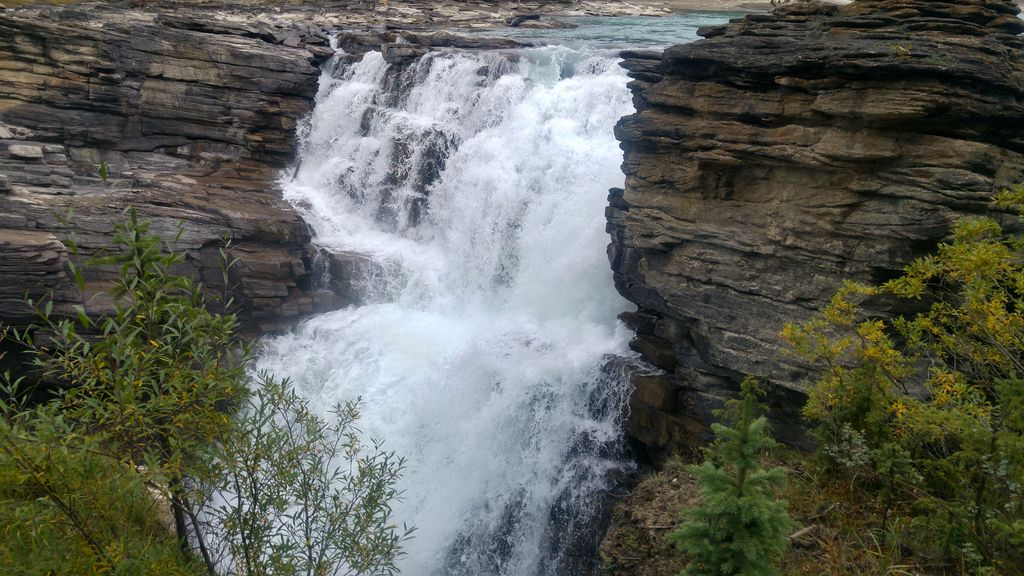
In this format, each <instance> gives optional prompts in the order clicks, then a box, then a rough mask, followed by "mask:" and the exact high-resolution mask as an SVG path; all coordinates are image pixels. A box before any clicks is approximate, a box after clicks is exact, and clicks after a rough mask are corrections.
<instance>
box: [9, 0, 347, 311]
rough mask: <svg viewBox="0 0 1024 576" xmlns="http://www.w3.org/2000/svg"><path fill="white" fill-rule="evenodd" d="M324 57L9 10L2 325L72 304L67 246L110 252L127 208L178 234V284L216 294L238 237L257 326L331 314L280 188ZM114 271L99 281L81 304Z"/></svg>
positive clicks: (138, 23)
mask: <svg viewBox="0 0 1024 576" xmlns="http://www.w3.org/2000/svg"><path fill="white" fill-rule="evenodd" d="M293 37H294V38H293ZM282 42H284V43H285V44H289V45H283V44H282ZM325 45H326V38H325V37H324V36H323V35H322V34H319V35H318V34H314V33H311V32H309V31H306V32H305V33H304V34H302V35H300V34H299V32H296V31H285V33H283V34H282V33H278V34H277V35H275V32H274V31H273V30H266V29H258V28H254V27H251V26H245V25H239V24H230V23H224V24H217V23H216V22H215V21H213V20H212V19H209V18H208V15H204V14H202V13H199V14H197V15H196V16H194V17H193V18H192V19H190V18H188V17H183V16H178V15H175V14H172V13H163V14H160V13H141V12H132V11H126V10H123V9H120V10H117V9H109V10H104V9H101V8H97V7H95V6H93V7H92V10H91V11H90V12H85V11H79V10H76V9H73V8H65V9H60V8H52V9H39V10H18V11H4V12H0V251H2V254H3V256H4V257H3V259H2V262H0V319H2V320H3V321H5V322H7V323H13V324H23V323H25V322H28V321H29V320H31V318H32V314H31V311H30V310H28V309H27V307H26V306H25V305H24V304H23V299H24V298H25V297H26V295H27V296H28V297H30V298H35V299H39V298H41V297H44V296H45V295H46V294H50V293H52V294H53V295H54V300H55V303H56V308H57V309H58V310H60V309H62V308H65V307H66V306H68V305H69V304H71V303H77V302H78V301H79V296H78V294H77V292H76V291H75V290H73V289H71V282H70V281H69V278H68V277H67V275H66V273H65V269H66V259H67V258H68V257H69V254H68V250H67V249H66V248H65V246H64V244H63V243H62V242H63V241H65V240H66V239H68V238H69V237H70V236H74V237H75V240H76V241H77V243H78V246H79V247H80V249H81V253H82V257H85V256H89V255H91V254H93V253H95V252H97V251H100V250H103V249H105V248H108V247H109V246H110V245H111V243H112V227H113V225H114V224H115V223H116V222H118V221H120V220H121V212H122V210H123V209H124V208H125V207H127V206H134V207H136V208H137V210H138V211H139V213H140V214H141V215H142V216H143V217H145V218H147V219H149V220H151V221H152V226H153V228H154V229H155V230H156V231H159V232H161V233H163V234H164V235H165V237H167V238H171V237H173V236H174V233H175V231H176V228H177V226H178V225H179V223H181V225H182V226H183V228H182V234H181V236H180V238H179V240H178V241H177V242H176V243H175V247H176V248H177V249H179V250H184V251H186V253H187V261H186V262H185V264H184V265H183V267H182V270H180V271H181V272H186V273H190V274H192V275H194V276H195V277H197V278H201V279H202V280H204V281H205V282H207V283H208V284H209V285H212V286H214V287H217V286H218V285H220V284H223V282H222V280H221V279H222V274H221V268H220V264H219V250H220V248H221V247H222V246H223V241H224V239H226V238H230V239H232V242H233V243H234V246H235V248H234V249H233V250H232V254H231V256H232V257H237V258H239V261H238V264H237V266H235V267H234V268H233V269H232V270H231V279H230V280H229V282H230V284H231V287H232V288H233V290H234V295H235V298H236V300H238V301H239V303H240V304H241V306H242V313H241V316H242V318H243V321H245V322H246V323H247V324H248V325H249V327H250V328H254V329H255V328H263V329H268V328H270V327H271V326H270V325H269V324H268V323H275V324H280V323H281V322H287V321H289V320H293V319H295V318H297V317H298V316H299V315H301V314H305V313H309V312H312V311H314V309H315V308H317V307H325V306H329V305H332V304H334V302H329V301H324V300H325V299H326V300H331V299H332V297H330V296H327V295H319V296H318V295H317V294H318V293H316V292H314V291H313V290H311V289H310V284H311V278H310V276H311V259H312V256H313V253H312V250H311V249H310V248H309V240H310V232H309V230H308V228H307V226H306V224H305V223H304V222H303V221H302V220H301V219H300V218H299V217H298V215H297V214H296V213H295V212H294V210H292V208H291V207H290V206H288V205H287V204H286V203H285V202H284V201H283V200H282V199H281V197H280V191H279V189H278V186H277V184H276V183H275V179H276V178H277V173H278V171H279V170H280V169H281V168H283V167H285V166H286V165H288V164H289V163H290V162H291V161H292V159H293V157H294V153H293V147H294V142H295V137H294V136H295V128H296V125H297V123H298V121H299V120H300V119H301V118H302V117H303V116H304V115H306V114H307V113H308V112H309V110H310V108H311V106H312V103H313V96H314V95H315V92H316V89H317V81H318V77H319V70H318V68H317V65H316V64H317V60H318V59H320V58H323V57H325V56H326V55H327V54H329V53H331V52H333V51H331V50H330V49H329V48H326V46H325ZM101 176H106V180H104V179H103V178H101ZM113 273H114V271H113V270H103V269H100V270H91V271H90V273H89V275H88V276H87V280H88V286H87V294H86V297H88V296H89V295H90V294H91V293H95V292H97V291H100V290H102V289H103V288H104V287H105V286H106V284H107V282H109V281H110V279H111V278H112V277H113ZM102 308H103V303H101V302H100V303H95V302H94V303H93V305H92V309H94V310H102Z"/></svg>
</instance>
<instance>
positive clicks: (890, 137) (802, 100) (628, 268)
mask: <svg viewBox="0 0 1024 576" xmlns="http://www.w3.org/2000/svg"><path fill="white" fill-rule="evenodd" d="M1017 13H1018V6H1017V5H1016V4H1015V3H1013V2H1008V1H1007V2H1001V1H977V2H935V1H927V2H918V1H913V0H903V1H894V0H858V1H856V2H853V3H851V4H849V5H846V6H832V5H823V4H815V3H798V4H791V5H787V6H784V7H782V8H780V9H778V10H776V11H775V12H774V13H772V14H757V15H749V16H746V17H745V18H743V19H741V20H736V21H733V22H732V23H731V24H729V25H727V26H724V27H717V28H711V29H705V30H702V31H701V34H702V35H703V36H704V37H705V39H704V40H701V41H698V42H694V43H691V44H687V45H681V46H676V47H673V48H670V49H668V50H665V51H664V52H626V53H624V54H623V57H624V58H625V61H624V63H623V65H624V66H625V67H626V68H627V69H628V70H629V73H630V76H631V77H632V78H633V81H632V82H631V83H630V87H631V89H632V90H633V96H634V104H635V106H636V109H637V113H635V114H633V115H631V116H627V117H625V118H623V119H622V120H621V121H620V122H619V124H618V126H617V127H616V135H617V137H618V138H619V139H620V141H621V142H622V147H623V149H624V150H625V161H624V163H623V169H624V172H625V173H626V185H625V189H624V190H622V189H613V190H612V191H611V194H610V196H609V204H610V206H609V208H608V229H609V232H610V233H611V235H612V242H611V244H610V246H609V257H610V261H611V264H612V268H613V270H614V271H615V282H616V286H617V287H618V289H619V291H620V292H621V293H622V294H623V295H624V296H626V297H627V298H628V299H630V300H631V301H633V302H635V303H636V304H637V305H638V307H639V311H638V312H636V313H628V314H625V315H624V319H625V320H626V321H627V322H628V323H629V324H630V325H631V326H632V327H633V328H635V329H636V331H637V337H636V339H635V340H634V341H633V344H632V347H633V348H634V349H635V350H638V351H639V352H641V353H642V354H643V356H644V357H645V358H646V359H648V360H649V361H650V362H651V363H652V364H654V365H656V366H658V367H659V368H661V369H663V370H664V372H663V373H657V374H650V375H643V376H637V377H635V378H634V380H635V384H636V390H635V392H634V394H633V397H632V400H631V421H630V426H631V434H632V435H633V436H634V437H635V438H636V439H638V440H639V442H640V443H641V444H642V445H644V446H645V447H646V448H647V449H648V450H649V451H650V453H651V454H652V455H653V456H654V457H655V458H657V457H658V455H664V454H666V453H669V452H672V451H679V450H684V451H685V450H686V449H687V447H692V446H693V445H695V444H698V443H699V441H700V439H701V438H707V428H706V425H707V422H709V421H710V420H711V419H712V415H711V412H712V411H713V410H714V409H715V408H716V407H718V406H720V405H721V402H722V400H723V399H724V398H727V397H729V396H731V394H733V393H734V392H735V390H737V389H738V385H739V382H740V381H741V380H742V379H743V378H744V376H745V375H752V376H755V377H757V378H759V379H762V380H763V381H765V382H768V383H770V384H771V398H772V405H773V408H774V415H775V418H776V419H778V420H779V421H780V424H781V425H779V426H777V429H778V430H779V434H780V435H781V436H782V437H783V439H784V440H787V441H789V442H792V443H797V444H799V443H801V441H802V432H801V430H802V427H801V426H800V420H801V419H800V415H799V407H800V406H802V404H803V401H802V396H803V394H804V392H805V391H806V387H807V385H808V382H809V381H810V379H809V378H808V375H809V371H810V367H808V366H806V365H804V364H802V363H801V362H800V361H799V360H798V359H797V358H795V357H794V356H792V355H790V354H787V349H786V346H785V344H784V341H783V339H782V337H781V336H780V331H781V330H782V327H783V326H784V324H785V323H786V322H798V321H803V320H806V319H808V318H809V317H810V316H811V315H812V314H813V313H814V312H815V311H816V310H818V309H820V308H821V307H822V306H823V305H824V304H825V303H827V302H828V300H829V299H830V298H831V296H832V294H833V293H834V292H835V291H836V290H837V289H838V288H839V286H840V285H841V283H842V282H843V281H844V280H846V279H851V280H857V281H862V282H868V283H877V282H880V281H884V280H887V279H889V278H892V277H894V276H895V275H896V274H897V273H898V271H899V270H901V269H902V267H903V266H904V265H906V264H907V263H909V262H910V261H911V260H912V259H913V258H914V257H916V256H920V255H923V254H925V253H928V252H929V251H931V250H932V249H934V247H935V246H936V245H937V243H938V242H939V241H941V240H943V239H944V238H945V237H946V235H947V234H948V232H949V229H950V225H951V224H952V223H953V222H954V221H955V220H956V219H957V218H959V217H961V216H965V215H971V214H981V213H988V212H989V211H990V210H991V209H992V208H991V205H990V203H991V199H992V197H993V195H994V194H996V193H997V192H999V191H1000V190H1001V189H1002V188H1004V187H1006V186H1009V185H1012V184H1014V183H1016V182H1019V181H1020V180H1021V179H1022V178H1024V141H1022V140H1021V136H1020V135H1021V133H1022V130H1021V129H1022V127H1024V106H1022V102H1024V67H1022V63H1024V52H1022V50H1021V49H1022V47H1024V41H1022V40H1021V37H1020V36H1019V34H1020V33H1021V32H1022V31H1024V21H1022V20H1020V19H1019V18H1018V17H1017ZM869 304H870V305H871V306H872V310H873V311H874V312H876V313H892V312H893V309H892V304H893V303H891V302H874V303H869Z"/></svg>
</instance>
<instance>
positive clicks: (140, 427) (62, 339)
mask: <svg viewBox="0 0 1024 576" xmlns="http://www.w3.org/2000/svg"><path fill="white" fill-rule="evenodd" d="M115 240H116V241H117V243H118V244H119V245H120V248H121V250H120V251H119V252H118V253H116V254H114V255H111V256H107V257H103V258H98V259H95V260H94V262H96V263H100V264H107V265H116V266H118V267H119V269H120V275H119V278H118V280H117V282H116V283H115V285H114V286H113V288H112V289H111V290H110V294H111V296H112V297H113V300H114V302H115V306H114V312H113V313H112V314H110V315H106V316H102V317H99V318H93V317H91V316H90V315H89V314H88V311H87V310H86V308H85V304H83V305H80V306H77V307H76V309H75V311H76V315H75V317H74V318H60V317H57V316H55V315H54V314H53V309H52V306H51V305H50V304H46V305H44V306H42V307H41V308H40V309H39V313H40V318H41V322H40V325H39V326H37V327H35V328H33V329H30V330H24V331H13V330H12V331H10V332H9V333H7V334H6V335H5V336H4V337H5V338H9V339H11V340H13V341H14V342H16V343H17V344H18V345H19V346H20V347H22V348H24V349H26V350H28V351H29V353H30V354H31V356H32V360H33V362H34V363H35V365H36V367H37V368H38V370H39V373H40V374H41V375H42V376H43V377H44V378H47V379H49V380H50V381H56V382H60V383H62V384H63V388H62V391H61V392H60V393H59V395H58V396H57V397H56V398H55V399H53V400H52V401H49V402H46V403H44V404H42V405H39V406H37V407H35V408H31V409H30V408H27V407H26V406H24V405H22V404H21V403H20V402H19V401H18V394H17V390H16V388H17V387H16V385H15V383H13V382H11V377H10V376H7V378H6V380H7V389H8V392H9V393H8V395H7V396H8V397H9V399H8V400H5V401H4V403H3V404H2V407H3V414H2V416H3V426H4V428H3V429H2V430H0V431H2V432H4V435H3V436H2V437H0V456H2V460H0V467H2V471H0V475H2V476H0V477H2V479H3V482H4V484H3V486H2V489H3V490H4V492H3V497H4V498H6V499H8V502H9V504H10V510H11V515H10V516H9V517H4V520H5V522H4V524H3V526H2V528H3V529H4V530H5V531H6V532H10V533H12V534H13V535H14V536H13V537H12V538H11V539H9V540H8V542H7V543H0V562H11V563H12V564H10V565H11V566H14V565H17V562H19V560H18V559H20V561H22V562H27V563H26V564H24V567H23V568H21V569H20V570H19V571H21V572H28V573H47V572H48V571H49V570H54V571H55V572H58V573H86V572H92V571H97V572H106V571H114V572H118V571H122V572H124V573H147V570H146V569H144V566H146V565H148V564H147V562H149V560H147V559H148V558H151V557H152V558H157V557H160V558H164V559H165V560H164V562H165V564H166V565H167V566H180V567H181V569H182V570H184V571H187V570H189V569H190V567H194V566H196V565H202V566H203V567H204V569H205V571H206V572H207V573H209V574H216V573H233V574H246V575H255V574H261V575H263V574H296V573H305V574H393V573H394V572H395V568H394V564H395V559H396V558H397V556H398V554H399V544H400V543H401V541H402V540H403V539H404V538H405V537H406V536H408V531H405V532H401V531H399V530H398V528H396V527H395V526H393V525H391V524H390V503H391V501H392V500H393V499H394V498H395V497H396V496H397V493H396V491H395V489H394V483H395V481H396V480H397V477H398V475H399V473H400V471H401V469H402V467H403V465H404V463H403V461H402V460H400V459H398V458H396V457H395V456H394V454H392V453H389V452H384V451H383V450H382V449H381V446H380V444H379V443H374V445H373V446H371V447H366V446H364V445H363V444H362V443H361V442H360V441H359V437H358V435H357V433H356V431H355V429H354V428H353V423H354V420H355V419H356V416H357V410H356V406H355V405H354V404H352V405H345V406H342V407H339V408H338V410H337V411H336V413H335V417H336V420H335V421H334V422H333V423H328V422H327V421H325V420H324V419H322V418H319V417H317V416H315V415H314V414H313V413H312V412H311V411H310V410H309V408H308V406H307V405H306V403H305V402H304V401H302V400H301V399H299V398H298V397H297V396H296V395H295V393H294V392H293V391H291V389H290V387H289V386H288V384H287V383H286V382H278V381H275V380H274V379H272V378H270V377H269V376H266V375H264V376H263V377H262V378H261V380H260V382H259V383H258V386H257V388H256V390H255V392H254V393H250V391H249V376H248V374H247V369H248V365H249V361H250V358H251V356H250V347H249V345H248V344H247V343H246V342H245V341H243V340H242V339H241V338H240V337H239V336H238V335H237V321H236V319H235V317H234V316H233V315H230V314H215V313H212V312H210V311H209V309H208V307H207V300H206V297H205V296H204V292H203V289H202V287H201V286H200V285H198V284H196V283H194V282H192V281H191V280H190V279H189V278H187V277H184V276H180V275H175V274H171V273H169V272H168V270H169V269H170V267H172V266H174V265H175V264H178V263H179V262H181V261H182V259H183V256H182V255H181V254H177V253H174V252H172V251H169V250H166V249H165V247H164V243H163V241H162V240H161V239H160V238H159V237H157V236H155V235H151V234H149V233H148V224H147V223H146V222H144V221H142V220H140V219H139V218H138V216H137V215H136V213H135V211H134V210H129V211H128V212H127V214H126V220H125V222H124V223H123V224H119V225H118V226H117V227H116V228H115ZM72 248H74V247H73V245H72ZM72 273H73V274H74V275H75V277H76V279H77V280H78V282H79V287H80V289H81V288H83V282H82V275H81V273H80V271H79V270H77V269H76V268H75V267H74V266H72ZM227 305H228V303H225V306H227ZM229 496H230V497H229ZM168 507H169V511H170V513H169V514H166V516H169V518H168V519H167V521H166V523H167V524H171V525H173V534H175V536H176V537H171V538H168V533H171V531H170V530H169V529H168V527H166V526H164V527H161V526H159V525H157V524H154V522H153V521H152V519H153V518H155V517H158V516H159V514H155V513H154V512H153V511H154V509H161V508H163V509H165V510H166V509H167V508H168ZM40 527H47V528H46V529H43V528H40ZM61 535H62V536H61ZM58 536H60V537H61V538H64V539H65V540H66V543H67V544H68V545H66V546H62V547H60V549H59V550H52V551H49V548H50V547H51V544H52V543H53V542H54V538H57V537H58ZM72 541H74V543H73V544H72ZM168 541H170V542H175V543H176V547H177V551H173V548H172V549H168V548H167V543H168ZM147 542H148V543H149V544H147ZM33 551H35V552H33ZM2 565H3V564H0V566H2ZM49 566H59V568H48V567H49ZM80 566H92V567H93V568H94V570H84V571H80V570H79V567H80ZM168 570H170V569H168ZM171 572H173V571H171Z"/></svg>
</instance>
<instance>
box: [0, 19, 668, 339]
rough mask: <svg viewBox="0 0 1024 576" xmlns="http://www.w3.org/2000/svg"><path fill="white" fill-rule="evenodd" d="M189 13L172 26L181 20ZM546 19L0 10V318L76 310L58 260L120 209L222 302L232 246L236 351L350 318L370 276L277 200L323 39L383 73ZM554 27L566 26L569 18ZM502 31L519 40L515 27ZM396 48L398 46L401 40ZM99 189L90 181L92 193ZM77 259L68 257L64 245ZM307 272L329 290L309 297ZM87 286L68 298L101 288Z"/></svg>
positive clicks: (90, 240)
mask: <svg viewBox="0 0 1024 576" xmlns="http://www.w3.org/2000/svg"><path fill="white" fill-rule="evenodd" d="M182 8H187V9H184V10H183V9H182ZM567 8H568V7H567V6H563V5H560V4H557V3H556V4H554V5H545V4H530V3H522V4H518V5H517V6H516V9H515V10H513V7H512V6H511V5H497V6H495V5H488V4H480V5H474V4H467V3H454V4H444V3H426V4H424V3H418V2H415V1H414V2H408V3H403V2H396V3H392V4H391V5H381V6H378V5H376V4H371V3H349V2H343V3H336V4H322V5H318V6H315V7H309V6H303V5H293V6H288V5H287V4H286V5H284V8H283V9H282V7H281V6H277V7H268V6H266V5H263V4H260V3H246V2H237V3H233V4H230V5H218V4H211V3H206V2H189V3H184V4H183V3H180V2H168V3H160V2H152V3H147V4H145V5H141V6H139V7H134V8H131V7H128V8H126V7H123V6H117V5H112V4H103V3H81V4H72V5H69V6H34V7H32V6H29V7H22V8H9V9H6V10H0V248H2V250H3V253H4V255H5V258H4V261H3V263H2V264H0V318H3V319H4V321H5V322H6V323H7V324H9V325H15V326H20V325H25V324H27V323H29V322H31V321H32V320H33V318H34V313H33V312H32V310H31V309H30V308H29V307H28V306H26V305H25V300H26V299H32V300H35V301H39V300H40V299H41V298H43V297H44V296H46V295H48V294H52V295H53V301H54V305H55V309H56V310H57V311H58V312H69V311H70V306H71V305H73V304H76V303H79V301H80V296H79V295H78V294H77V290H75V289H74V288H73V285H72V283H71V280H70V278H69V277H68V275H67V273H66V261H67V259H68V258H69V257H70V258H75V259H77V260H78V261H79V264H81V262H82V261H84V260H85V259H86V258H88V257H89V256H91V255H94V254H96V253H98V252H101V251H103V250H105V249H107V248H109V247H110V245H111V243H112V237H113V232H112V227H113V224H114V223H115V222H117V221H118V219H119V218H120V214H121V212H122V210H123V209H124V208H125V207H126V206H128V205H132V206H134V207H136V209H137V210H138V211H139V212H140V214H141V215H142V216H143V217H144V218H146V219H148V220H151V221H152V223H153V226H154V228H155V229H156V230H157V231H159V232H161V233H162V234H163V235H165V236H167V237H172V236H173V235H174V234H175V231H176V227H177V226H178V223H182V224H183V230H182V234H181V236H180V237H179V238H178V240H177V241H176V242H175V246H174V247H175V248H176V249H177V250H181V251H184V252H185V253H186V254H187V259H186V261H185V263H184V264H183V265H182V266H181V270H180V271H181V272H187V273H189V274H190V275H192V276H193V277H195V278H198V279H202V280H203V281H204V282H205V283H206V284H207V286H208V287H210V288H211V289H213V290H214V291H215V292H221V291H222V290H223V288H224V287H223V286H222V285H223V274H222V270H221V267H222V264H221V254H220V249H221V247H223V246H224V245H225V241H226V240H230V241H231V243H232V246H233V248H232V254H231V257H232V258H238V264H237V266H235V267H234V268H233V269H232V270H231V274H230V278H228V283H229V285H230V290H229V292H230V293H231V296H232V297H233V298H234V300H235V302H236V304H237V305H238V307H239V308H238V311H239V314H240V319H241V320H242V321H243V324H244V325H245V326H246V329H247V331H249V332H250V333H252V334H259V333H266V332H271V331H275V330H278V329H280V328H282V327H285V326H288V325H291V324H294V323H295V322H296V321H297V320H298V319H300V318H302V317H304V316H307V315H309V314H311V313H314V312H318V311H324V310H328V309H332V308H336V307H338V306H341V305H344V304H347V303H351V302H352V301H353V298H354V297H355V296H354V293H353V292H352V291H351V283H352V279H353V278H359V277H361V276H362V275H365V274H366V273H367V270H372V268H373V264H372V263H371V262H370V261H369V260H368V259H366V258H364V257H362V256H360V255H358V254H334V255H328V254H320V253H319V251H318V249H315V248H313V247H312V246H311V245H310V237H311V236H310V230H309V228H308V226H307V225H306V223H304V222H303V221H302V219H301V218H300V217H299V216H298V214H297V213H296V212H295V210H294V209H293V208H292V207H291V206H290V205H288V203H286V202H284V201H282V199H281V191H280V183H279V182H278V179H279V175H280V173H281V171H282V170H283V169H284V168H286V167H288V166H290V165H292V164H293V163H294V161H295V146H296V143H295V142H296V130H297V127H298V126H299V124H300V123H301V121H302V120H303V119H304V118H305V117H307V116H308V114H309V112H310V110H311V108H312V105H313V98H314V96H315V94H316V90H317V82H318V80H319V77H320V69H319V64H320V63H322V62H324V61H325V60H326V59H327V58H329V57H330V56H331V55H333V54H334V49H333V48H331V47H330V46H329V42H328V34H329V31H330V30H340V31H341V32H342V34H341V36H340V37H339V45H340V46H341V47H342V48H343V49H345V50H346V52H347V53H348V54H351V55H352V56H353V57H355V58H358V57H361V56H362V54H363V53H365V52H366V51H367V50H380V51H382V52H383V53H384V54H385V58H386V59H387V60H388V61H389V62H392V63H394V64H396V65H398V66H397V67H396V73H397V69H398V68H401V65H402V64H408V63H410V62H412V61H414V60H415V59H416V58H417V57H419V56H422V55H423V54H424V53H426V52H427V51H428V50H430V49H431V48H448V49H452V48H454V49H484V48H509V47H515V46H518V45H519V43H517V42H515V41H513V40H505V39H500V38H491V39H481V38H478V37H469V36H466V35H464V34H453V33H452V32H449V31H447V30H449V29H451V30H456V31H458V30H462V31H465V30H466V29H472V28H487V27H495V26H504V25H505V24H506V20H508V19H509V18H512V17H514V15H515V14H516V13H529V14H532V15H533V16H531V18H529V19H528V20H526V21H525V22H524V23H523V25H524V26H533V27H543V26H548V25H552V24H551V22H552V21H551V20H550V19H548V18H547V16H545V17H544V18H541V17H540V14H542V13H544V14H546V13H548V12H551V11H553V10H561V11H562V12H566V11H567ZM573 9H574V10H576V11H577V12H575V13H579V14H584V13H596V14H604V13H611V14H616V13H619V14H627V13H635V12H640V13H659V14H660V13H662V10H665V9H664V8H662V7H658V8H655V7H652V6H641V7H636V6H631V7H630V8H622V7H615V6H609V5H604V4H601V3H592V4H591V3H583V4H580V5H576V6H575V7H574V8H573ZM568 13H570V14H571V13H574V12H572V10H568ZM516 24H517V25H518V24H519V23H516ZM399 36H401V38H400V37H399ZM101 172H102V173H103V174H102V176H104V178H101ZM72 236H73V239H74V240H75V242H76V243H77V247H78V255H72V254H70V253H69V251H68V248H67V246H66V241H67V240H68V239H72ZM318 258H322V259H323V262H321V263H320V264H319V269H322V270H328V271H329V272H331V273H332V274H331V277H333V278H334V279H335V281H334V282H332V283H329V284H330V285H329V286H328V288H331V289H332V290H318V289H316V288H314V284H315V283H316V281H315V277H316V275H317V274H318V272H316V270H317V269H318V264H317V262H316V261H317V259H318ZM113 274H114V271H113V270H110V269H103V268H94V269H90V270H89V273H88V276H87V278H86V280H87V287H86V293H85V294H84V298H86V299H87V300H89V301H90V302H91V304H90V307H91V309H92V310H93V311H94V312H97V313H100V312H103V311H104V310H106V309H108V308H109V304H110V303H109V302H106V303H105V302H102V301H101V300H96V299H95V298H93V297H94V296H95V295H96V294H99V293H101V292H102V291H103V289H104V287H105V286H107V283H108V282H109V281H110V279H111V278H113Z"/></svg>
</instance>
